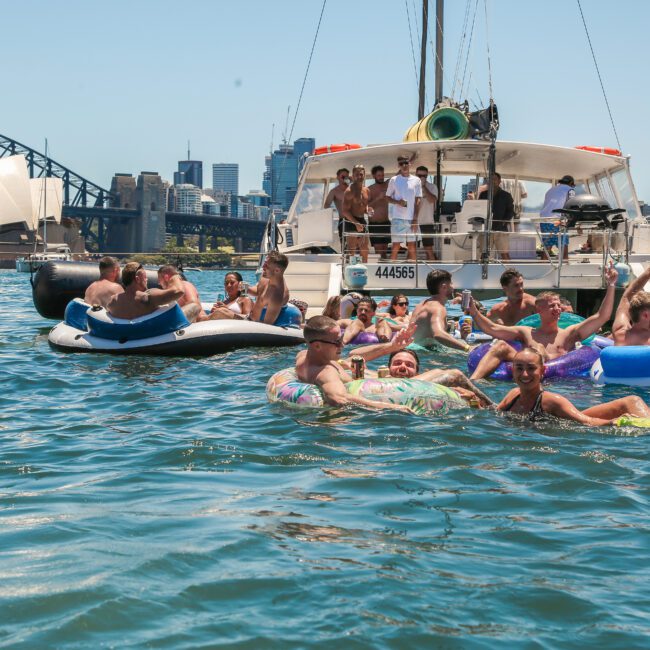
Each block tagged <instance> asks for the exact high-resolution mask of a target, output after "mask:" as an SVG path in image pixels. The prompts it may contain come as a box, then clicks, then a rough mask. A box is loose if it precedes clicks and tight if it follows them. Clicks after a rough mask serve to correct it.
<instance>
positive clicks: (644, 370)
mask: <svg viewBox="0 0 650 650" xmlns="http://www.w3.org/2000/svg"><path fill="white" fill-rule="evenodd" d="M589 374H590V376H591V379H592V380H593V381H594V382H595V383H596V384H599V385H603V384H624V385H625V386H644V387H647V386H650V346H647V345H617V346H614V345H610V346H608V347H606V348H604V349H603V351H602V352H601V353H600V357H599V358H598V360H597V361H596V362H595V363H594V365H593V366H592V367H591V371H590V373H589Z"/></svg>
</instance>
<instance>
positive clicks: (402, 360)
mask: <svg viewBox="0 0 650 650" xmlns="http://www.w3.org/2000/svg"><path fill="white" fill-rule="evenodd" d="M415 328H416V325H415V323H411V324H410V325H409V326H408V327H407V328H405V329H403V330H401V331H400V332H398V333H397V334H396V335H395V338H394V339H393V340H392V341H390V342H388V343H376V344H375V345H367V346H365V347H360V348H356V349H355V350H354V355H355V356H360V357H363V358H364V360H365V361H372V360H374V359H379V358H380V357H383V356H385V355H387V354H388V355H390V356H389V358H388V370H389V372H390V376H391V377H397V378H405V379H420V380H422V381H430V382H432V383H435V384H442V385H443V386H449V387H450V388H453V389H454V390H456V391H457V392H458V394H459V395H460V396H461V397H463V398H464V399H473V398H475V399H477V400H478V402H479V404H480V405H481V406H483V407H488V406H491V405H492V404H493V402H492V400H491V399H490V398H489V397H488V396H487V395H485V393H483V392H482V391H481V390H479V389H478V388H477V387H476V386H474V384H472V382H471V381H470V380H469V379H468V377H467V376H466V375H465V374H464V373H462V372H461V371H460V370H457V369H456V368H433V369H431V370H426V371H425V372H420V359H419V357H418V355H417V354H416V353H415V352H414V351H413V350H409V349H407V348H406V346H407V345H408V344H409V343H412V342H413V334H414V333H415ZM339 363H340V364H341V365H345V367H346V368H351V367H352V366H351V363H350V361H349V358H348V359H346V360H345V361H341V362H339ZM366 372H367V373H368V374H370V373H371V371H366ZM373 375H374V373H373Z"/></svg>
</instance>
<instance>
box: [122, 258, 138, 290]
mask: <svg viewBox="0 0 650 650" xmlns="http://www.w3.org/2000/svg"><path fill="white" fill-rule="evenodd" d="M141 268H142V264H140V262H127V263H126V264H125V265H124V268H123V269H122V284H123V285H124V286H125V287H128V286H129V285H130V284H131V283H132V282H133V280H135V275H136V273H137V272H138V271H139V270H140V269H141Z"/></svg>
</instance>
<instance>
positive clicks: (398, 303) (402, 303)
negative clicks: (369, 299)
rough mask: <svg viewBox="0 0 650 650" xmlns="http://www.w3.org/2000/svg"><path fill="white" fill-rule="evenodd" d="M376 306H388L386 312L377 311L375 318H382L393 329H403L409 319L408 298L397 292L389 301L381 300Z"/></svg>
mask: <svg viewBox="0 0 650 650" xmlns="http://www.w3.org/2000/svg"><path fill="white" fill-rule="evenodd" d="M378 307H388V312H381V313H380V312H377V313H376V314H375V318H384V319H385V320H386V322H387V323H388V325H389V327H390V328H391V329H392V330H393V331H399V330H401V329H404V328H405V327H406V326H407V325H408V324H409V321H410V320H411V316H410V314H409V299H408V298H407V297H406V296H405V295H404V294H403V293H398V294H397V295H396V296H393V298H392V299H391V301H390V302H388V301H387V300H382V301H381V302H380V303H379V305H378Z"/></svg>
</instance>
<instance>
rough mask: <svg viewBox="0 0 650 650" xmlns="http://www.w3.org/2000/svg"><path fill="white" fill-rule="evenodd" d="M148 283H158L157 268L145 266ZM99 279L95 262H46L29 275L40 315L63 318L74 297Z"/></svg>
mask: <svg viewBox="0 0 650 650" xmlns="http://www.w3.org/2000/svg"><path fill="white" fill-rule="evenodd" d="M147 279H148V281H149V286H150V287H157V286H158V274H157V273H156V271H152V270H147ZM95 280H99V266H98V264H97V262H56V261H51V262H46V263H45V264H43V266H41V268H40V269H38V271H36V274H35V275H34V277H33V279H32V299H33V300H34V307H36V311H38V313H39V314H40V315H41V316H43V318H53V319H62V318H63V317H64V314H65V308H66V306H67V305H68V303H69V302H70V301H71V300H73V299H74V298H83V297H84V295H85V293H86V289H87V288H88V287H89V285H91V284H92V283H93V282H95Z"/></svg>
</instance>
